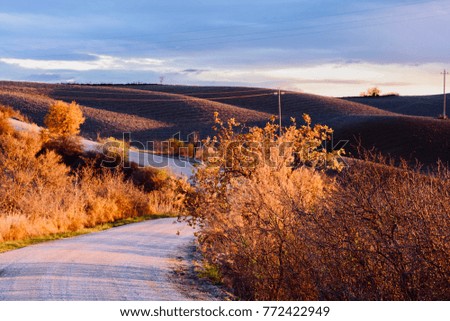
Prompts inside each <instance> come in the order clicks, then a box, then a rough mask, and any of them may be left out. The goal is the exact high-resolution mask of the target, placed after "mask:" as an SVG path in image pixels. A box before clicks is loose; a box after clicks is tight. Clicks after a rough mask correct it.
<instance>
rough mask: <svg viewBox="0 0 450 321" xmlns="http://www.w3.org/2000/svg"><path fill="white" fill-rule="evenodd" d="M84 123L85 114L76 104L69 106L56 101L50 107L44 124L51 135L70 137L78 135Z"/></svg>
mask: <svg viewBox="0 0 450 321" xmlns="http://www.w3.org/2000/svg"><path fill="white" fill-rule="evenodd" d="M84 121H85V118H84V117H83V112H82V111H81V108H80V106H79V105H78V104H77V103H76V102H74V101H73V102H72V103H70V104H68V103H65V102H63V101H56V102H55V103H54V104H52V105H51V106H50V110H49V112H48V114H47V115H46V116H45V119H44V124H45V126H47V128H48V130H49V132H50V134H51V135H54V136H61V137H68V136H74V135H77V134H78V133H79V132H80V125H81V124H83V123H84Z"/></svg>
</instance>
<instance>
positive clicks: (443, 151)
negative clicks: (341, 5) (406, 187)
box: [0, 82, 450, 164]
mask: <svg viewBox="0 0 450 321" xmlns="http://www.w3.org/2000/svg"><path fill="white" fill-rule="evenodd" d="M439 99H442V96H420V97H382V98H377V99H371V98H351V99H348V100H347V99H338V98H330V97H323V96H317V95H310V94H303V93H297V92H289V91H288V92H286V93H285V94H284V95H283V96H282V106H283V118H282V121H283V125H288V124H289V122H290V117H294V118H296V119H297V120H298V122H299V123H300V121H301V116H302V114H303V113H308V114H310V115H311V117H312V119H313V122H317V123H323V124H327V125H329V126H330V127H332V128H334V129H335V138H336V139H347V140H350V142H351V144H352V145H355V144H356V143H357V142H358V141H360V142H361V144H362V146H364V147H365V148H371V147H372V146H374V147H375V148H376V149H377V150H379V151H381V152H383V153H385V154H390V155H392V156H394V157H404V158H407V159H410V160H414V159H418V160H419V161H420V162H423V163H425V164H433V163H435V162H436V161H437V160H438V159H441V160H442V161H444V162H449V161H450V138H449V137H450V121H443V120H438V119H436V118H434V116H437V114H439V110H438V106H439V103H438V101H439ZM54 100H64V101H68V102H70V101H73V100H75V101H76V102H77V103H79V104H80V105H82V106H83V112H84V114H85V116H86V119H87V120H86V123H85V124H84V125H83V126H82V134H83V135H84V136H86V137H90V138H95V137H96V136H97V134H99V135H101V136H103V137H105V136H114V137H118V138H120V137H121V136H122V133H123V132H131V133H132V138H133V139H135V140H141V141H146V140H163V139H167V138H170V137H171V136H172V135H174V134H175V133H177V132H179V131H180V132H181V134H182V135H187V134H189V133H191V132H193V131H198V132H199V133H200V135H201V137H206V136H207V135H211V134H213V131H212V129H211V127H212V125H213V113H214V112H215V111H217V112H219V114H220V115H221V118H223V119H226V118H230V117H235V118H236V119H237V120H238V121H241V122H245V123H246V124H248V125H262V124H264V123H265V122H266V121H267V120H268V119H269V117H270V116H271V115H276V114H277V113H278V97H277V96H276V95H274V91H273V90H271V89H264V88H247V87H195V86H169V85H128V86H126V85H123V86H119V85H115V86H92V85H56V84H39V83H22V82H0V103H2V104H7V105H10V106H12V107H14V108H16V109H19V110H20V111H21V112H22V113H23V114H25V115H26V116H28V117H29V118H30V119H31V120H33V121H34V122H36V123H37V124H39V125H42V123H43V117H44V115H45V114H46V112H47V110H48V106H49V104H50V103H51V102H52V101H54ZM369 104H370V105H372V106H369ZM430 106H431V107H430ZM182 137H183V136H182ZM346 149H347V150H349V152H351V153H353V154H354V153H355V149H354V148H353V147H351V146H349V145H348V146H347V147H346Z"/></svg>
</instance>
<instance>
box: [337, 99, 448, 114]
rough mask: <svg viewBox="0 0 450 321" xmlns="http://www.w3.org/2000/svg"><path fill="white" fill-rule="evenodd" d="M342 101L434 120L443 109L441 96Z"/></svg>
mask: <svg viewBox="0 0 450 321" xmlns="http://www.w3.org/2000/svg"><path fill="white" fill-rule="evenodd" d="M342 99H343V100H346V101H351V102H356V103H361V104H365V105H369V106H373V107H376V108H379V109H382V110H386V111H390V112H394V113H399V114H404V115H411V116H425V117H432V118H436V117H437V116H438V115H440V114H442V109H443V95H430V96H381V97H344V98H342ZM449 100H450V94H447V101H449Z"/></svg>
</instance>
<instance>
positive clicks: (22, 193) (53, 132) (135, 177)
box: [0, 102, 180, 242]
mask: <svg viewBox="0 0 450 321" xmlns="http://www.w3.org/2000/svg"><path fill="white" fill-rule="evenodd" d="M9 117H16V118H20V115H19V113H18V112H16V111H14V110H12V109H11V108H8V107H5V106H1V107H0V169H1V170H0V188H1V191H2V193H1V195H0V242H7V241H8V242H9V241H19V240H32V239H36V238H44V239H45V238H46V237H50V238H52V237H54V236H55V235H66V234H67V233H68V234H69V235H70V234H71V233H78V231H84V230H86V229H95V228H97V227H98V226H104V224H105V223H108V224H112V222H117V221H121V222H126V221H134V220H136V219H138V218H145V217H147V218H149V217H152V216H151V215H152V214H171V215H174V214H176V213H177V212H178V206H179V203H180V199H179V198H180V196H179V195H178V194H177V193H176V190H175V186H177V184H180V183H176V182H175V180H174V179H173V178H171V177H169V176H168V175H167V174H165V173H163V172H161V171H159V170H154V169H150V168H139V167H138V166H137V165H135V164H128V163H126V162H127V160H124V159H120V158H119V159H117V160H116V161H115V162H111V163H109V164H110V166H108V167H105V166H102V164H104V162H102V161H103V160H105V159H107V160H111V157H112V156H114V155H111V154H109V155H103V154H100V153H96V152H89V153H86V152H84V151H83V150H82V147H81V145H80V139H79V137H77V136H76V134H77V133H78V132H79V128H80V125H81V124H82V122H83V120H84V117H83V116H82V113H81V110H80V108H79V106H78V105H77V104H76V103H72V104H67V103H63V102H57V103H55V104H54V105H52V106H51V108H50V111H49V114H48V115H47V117H46V124H47V126H48V128H47V129H46V130H43V131H42V134H41V135H36V134H35V133H34V134H33V133H27V132H23V131H22V132H21V131H16V130H14V128H12V127H11V125H10V124H9V121H8V118H9ZM124 165H126V166H124Z"/></svg>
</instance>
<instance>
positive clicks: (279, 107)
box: [274, 88, 284, 136]
mask: <svg viewBox="0 0 450 321" xmlns="http://www.w3.org/2000/svg"><path fill="white" fill-rule="evenodd" d="M274 95H278V119H279V126H280V127H279V133H280V136H281V95H284V92H282V91H281V89H280V88H278V91H277V92H275V93H274Z"/></svg>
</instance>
